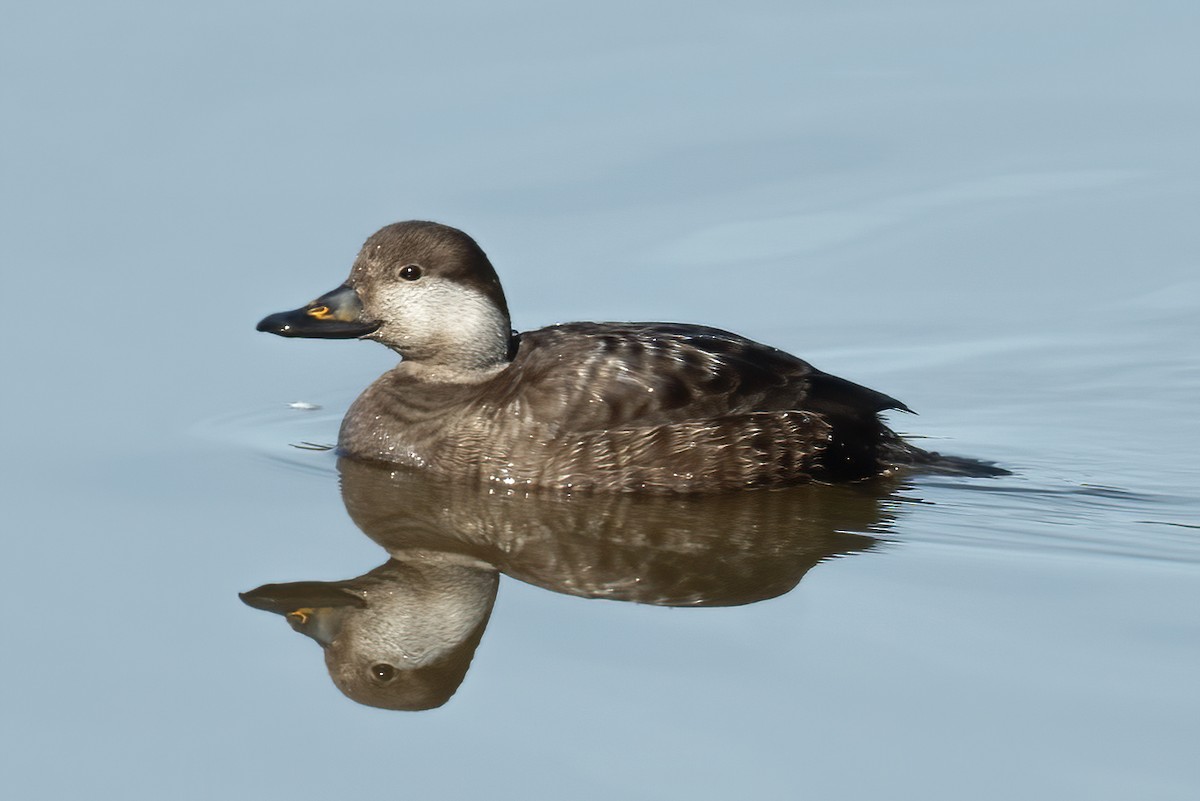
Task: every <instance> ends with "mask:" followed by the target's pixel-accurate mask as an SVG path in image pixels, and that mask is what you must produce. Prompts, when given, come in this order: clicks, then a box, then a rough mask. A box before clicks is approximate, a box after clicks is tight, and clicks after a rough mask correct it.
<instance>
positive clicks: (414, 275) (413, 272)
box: [400, 264, 421, 281]
mask: <svg viewBox="0 0 1200 801" xmlns="http://www.w3.org/2000/svg"><path fill="white" fill-rule="evenodd" d="M400 277H401V278H403V279H404V280H405V281H416V280H417V279H418V278H420V277H421V268H420V267H418V266H417V265H415V264H406V265H404V266H403V267H401V268H400Z"/></svg>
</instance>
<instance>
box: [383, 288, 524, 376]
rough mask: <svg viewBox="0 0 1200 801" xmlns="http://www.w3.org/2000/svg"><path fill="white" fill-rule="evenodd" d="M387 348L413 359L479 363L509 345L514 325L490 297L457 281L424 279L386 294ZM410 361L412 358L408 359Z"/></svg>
mask: <svg viewBox="0 0 1200 801" xmlns="http://www.w3.org/2000/svg"><path fill="white" fill-rule="evenodd" d="M380 294H381V296H380V298H379V309H378V312H377V313H378V316H379V317H380V318H382V319H384V320H386V321H387V322H386V323H385V324H384V326H383V327H382V328H381V329H380V333H381V334H382V335H383V336H382V337H381V338H382V339H383V340H384V342H385V343H386V344H389V345H393V346H396V347H397V349H398V350H400V351H401V352H402V353H404V352H405V351H411V352H412V355H413V356H426V357H435V358H436V357H438V356H439V355H440V354H445V355H446V356H450V357H452V358H455V359H456V360H457V359H460V358H463V357H467V358H477V357H480V356H484V355H486V354H489V353H490V352H491V351H493V350H495V349H496V348H497V347H498V345H497V340H499V341H500V343H501V344H500V345H499V347H503V343H505V342H507V337H508V333H509V332H508V321H507V320H506V319H505V318H504V315H503V314H501V313H500V310H499V309H497V308H496V306H495V305H494V304H493V303H492V302H491V300H490V299H488V297H487V296H486V295H484V294H482V293H480V292H477V291H475V290H474V289H471V288H469V287H466V286H463V285H462V284H459V283H456V282H454V281H447V280H445V279H440V278H428V277H427V278H422V279H421V280H420V281H416V282H413V283H411V284H396V285H395V286H392V287H389V288H388V289H387V290H386V291H385V292H383V293H380ZM405 355H406V356H409V355H410V354H409V353H405Z"/></svg>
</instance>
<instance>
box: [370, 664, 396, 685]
mask: <svg viewBox="0 0 1200 801" xmlns="http://www.w3.org/2000/svg"><path fill="white" fill-rule="evenodd" d="M371 675H372V676H374V677H375V678H376V679H378V680H379V681H391V680H392V679H394V678H396V669H395V668H394V667H392V666H391V665H389V664H387V663H384V662H380V663H379V664H377V665H371Z"/></svg>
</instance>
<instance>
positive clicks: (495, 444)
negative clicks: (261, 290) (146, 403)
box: [257, 220, 986, 493]
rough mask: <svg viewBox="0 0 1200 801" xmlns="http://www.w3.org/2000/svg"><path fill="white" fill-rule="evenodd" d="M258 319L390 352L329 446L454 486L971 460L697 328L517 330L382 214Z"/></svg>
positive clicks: (672, 481)
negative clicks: (321, 273) (294, 302)
mask: <svg viewBox="0 0 1200 801" xmlns="http://www.w3.org/2000/svg"><path fill="white" fill-rule="evenodd" d="M257 328H258V330H259V331H264V332H269V333H272V334H277V335H279V336H282V337H313V338H325V339H365V340H371V341H374V342H378V343H381V344H383V345H385V346H386V347H388V348H390V349H391V350H393V351H395V352H396V353H397V354H398V355H399V356H400V361H399V363H398V364H397V365H396V367H395V368H393V369H391V370H389V371H388V372H386V373H384V374H383V375H382V376H380V377H379V378H378V379H376V380H375V382H374V383H372V384H371V385H370V386H369V387H368V388H367V389H366V390H365V391H364V392H363V393H362V394H361V395H359V396H358V398H357V399H356V400H355V401H354V402H353V403H352V404H351V405H350V407H349V409H348V410H347V412H346V415H345V417H344V419H343V421H342V424H341V428H340V430H339V433H338V445H337V448H338V451H339V453H340V454H341V455H343V456H345V457H348V458H352V459H359V460H363V461H369V462H379V463H384V464H388V465H393V466H395V467H401V468H409V469H413V470H420V471H425V472H428V473H430V474H434V475H437V476H441V477H444V478H446V479H448V480H454V481H471V482H484V483H489V484H494V485H496V486H497V487H508V488H514V489H526V490H534V489H547V490H556V491H579V492H584V491H597V492H645V493H708V492H722V491H732V490H745V489H760V488H770V487H782V486H788V485H795V484H802V483H806V482H820V483H841V482H851V481H862V480H866V479H870V478H873V477H878V476H882V475H887V474H891V473H894V472H896V471H897V470H901V469H905V468H907V467H912V466H915V465H926V466H930V465H940V466H942V467H947V466H949V467H950V468H951V469H954V470H958V469H960V468H962V467H963V465H966V464H968V463H970V464H975V465H978V466H979V467H980V469H981V471H984V472H985V473H986V464H985V463H974V462H969V460H957V461H955V457H941V456H940V454H936V453H933V452H930V451H925V450H923V449H921V448H918V447H916V446H915V445H913V444H911V443H909V442H907V441H906V440H905V439H903V438H902V437H901V436H899V435H898V434H896V433H895V432H894V431H892V429H890V428H889V427H888V426H887V424H886V423H885V422H884V420H883V418H882V415H883V414H884V413H885V412H890V411H898V412H910V411H911V410H910V409H909V408H908V407H907V406H906V405H905V404H903V403H901V402H900V401H898V400H896V399H895V398H893V397H890V396H888V395H885V394H883V393H881V392H877V391H875V390H873V389H869V388H867V387H865V386H862V385H859V384H855V383H853V382H851V381H848V380H845V379H842V378H839V377H837V376H834V375H832V374H830V373H826V372H822V371H821V370H818V369H817V368H815V367H813V366H812V365H810V364H809V363H808V362H806V361H804V360H802V359H800V358H797V357H796V356H793V355H791V354H789V353H786V352H784V351H782V350H779V349H778V348H774V347H771V346H769V345H764V344H761V343H759V342H755V341H753V340H750V339H747V338H745V337H743V336H740V335H738V334H734V333H731V332H729V331H724V330H721V329H718V328H710V327H707V326H701V325H690V324H680V323H660V322H609V323H595V322H573V323H563V324H557V325H551V326H548V327H545V328H540V329H537V330H533V331H526V332H523V333H518V332H516V331H514V330H513V329H512V326H511V322H510V317H509V310H508V303H507V300H506V298H505V295H504V290H503V288H502V287H501V284H500V279H499V276H498V275H497V273H496V270H495V268H494V267H493V266H492V263H491V261H490V260H489V259H488V257H487V255H486V254H485V252H484V251H483V249H482V248H481V247H480V246H479V244H478V243H477V242H476V241H475V240H474V239H472V238H471V237H470V236H469V235H467V234H466V233H464V232H463V231H460V230H458V229H456V228H452V227H450V226H448V225H443V224H440V223H435V222H429V221H422V220H412V221H407V222H398V223H394V224H391V225H387V226H385V227H383V228H381V229H380V230H379V231H377V232H375V233H374V234H372V235H371V236H370V237H369V238H368V239H367V240H366V243H365V244H364V245H363V247H362V249H361V250H360V251H359V253H358V256H357V258H356V259H355V260H354V263H353V265H352V267H351V269H350V275H349V277H348V278H347V279H346V281H345V282H344V283H342V284H341V286H339V287H337V288H336V289H334V290H333V291H331V292H327V293H326V294H324V295H321V296H320V297H318V298H316V299H315V300H313V301H311V302H310V303H308V304H307V305H305V306H302V307H300V308H297V309H294V310H291V311H285V312H279V313H276V314H271V315H269V316H267V317H265V318H263V319H262V320H261V321H260V322H259V323H258V326H257Z"/></svg>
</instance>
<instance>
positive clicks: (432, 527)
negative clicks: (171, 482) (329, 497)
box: [241, 458, 899, 710]
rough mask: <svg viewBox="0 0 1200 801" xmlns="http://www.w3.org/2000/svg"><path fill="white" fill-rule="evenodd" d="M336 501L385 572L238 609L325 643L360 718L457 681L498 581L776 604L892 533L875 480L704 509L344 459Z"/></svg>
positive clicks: (888, 502)
mask: <svg viewBox="0 0 1200 801" xmlns="http://www.w3.org/2000/svg"><path fill="white" fill-rule="evenodd" d="M338 470H339V472H340V473H341V478H342V498H343V500H344V502H345V504H346V509H347V511H348V512H349V513H350V517H351V518H352V519H353V520H354V522H355V524H356V525H358V527H359V528H360V529H362V531H363V532H364V533H365V534H366V535H367V536H368V537H370V538H371V539H372V540H374V541H375V542H377V543H378V544H379V545H381V546H383V548H384V549H386V550H387V552H388V554H389V555H390V557H391V558H390V559H388V561H387V562H385V563H384V564H383V565H381V566H380V567H377V568H376V569H374V570H372V571H371V572H369V573H366V574H365V575H362V576H359V577H358V578H354V579H348V580H345V581H328V582H326V581H299V582H292V583H286V584H267V585H264V586H262V587H259V588H258V589H255V590H251V591H250V592H246V593H242V595H241V598H242V600H243V601H245V602H246V603H247V604H249V605H250V606H252V607H255V608H256V609H265V610H268V611H271V612H276V613H279V614H281V615H284V616H285V617H286V618H287V620H288V622H289V623H290V624H291V626H292V628H294V629H295V630H296V631H298V632H301V633H302V634H306V635H308V636H309V637H311V638H312V639H314V640H316V641H317V642H318V643H320V644H321V647H322V648H323V649H324V652H325V663H326V666H327V667H328V669H329V675H330V676H331V677H332V678H333V682H334V684H336V685H337V687H338V689H340V690H341V691H342V692H343V693H345V694H346V695H347V696H349V697H350V698H351V699H353V700H355V701H357V702H359V703H362V704H367V705H369V706H376V707H383V708H386V709H407V710H416V709H430V708H433V707H437V706H441V705H442V704H444V703H445V702H446V701H447V700H449V698H450V696H451V695H453V694H454V692H455V690H457V689H458V686H459V685H460V684H461V683H462V681H463V678H464V677H465V675H466V672H467V668H468V667H469V666H470V663H471V659H472V657H473V656H474V653H475V649H476V647H477V646H478V645H479V641H480V638H481V637H482V636H483V630H484V628H485V627H486V626H487V621H488V618H489V616H490V615H491V611H492V606H493V603H494V601H495V599H496V591H497V588H498V586H499V574H500V573H504V574H506V575H508V576H511V577H512V578H515V579H518V580H520V581H524V582H527V583H529V584H533V585H536V586H538V587H543V588H545V589H548V590H552V591H554V592H560V593H565V594H568V595H577V596H581V597H585V598H608V599H611V600H618V601H633V602H636V603H643V604H654V605H658V606H736V605H740V604H749V603H754V602H756V601H762V600H766V599H768V598H774V597H776V596H779V595H782V594H784V593H786V592H788V591H789V590H791V589H792V588H793V587H795V586H796V584H797V583H798V582H799V581H800V579H801V578H803V576H804V574H805V573H806V572H808V570H809V568H811V567H812V566H813V565H815V564H817V563H818V562H820V561H823V560H825V559H829V558H832V557H836V556H842V555H845V554H850V553H855V552H859V551H865V550H867V549H869V548H871V547H872V546H873V545H874V544H875V543H876V542H877V540H876V539H875V537H873V536H871V535H872V534H878V533H880V532H883V531H886V530H887V529H888V528H890V523H891V520H892V518H893V517H894V514H895V511H896V507H897V504H898V502H899V499H898V498H897V497H896V495H895V494H894V491H895V489H896V487H897V485H896V484H895V483H894V482H886V481H882V480H878V481H872V482H867V483H861V484H850V485H843V486H822V485H805V486H798V487H790V488H786V489H778V490H761V491H755V492H738V493H730V494H724V495H709V496H643V495H636V494H630V493H620V494H595V495H562V494H549V493H527V492H524V491H516V490H497V489H496V488H494V487H481V486H475V485H467V486H464V485H461V484H451V483H447V482H444V481H438V480H436V479H431V478H430V477H429V476H425V475H420V474H417V473H414V472H410V471H407V470H397V469H393V468H392V467H388V466H381V465H376V464H369V463H363V462H358V461H354V460H350V459H345V458H343V459H341V460H339V462H338Z"/></svg>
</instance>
